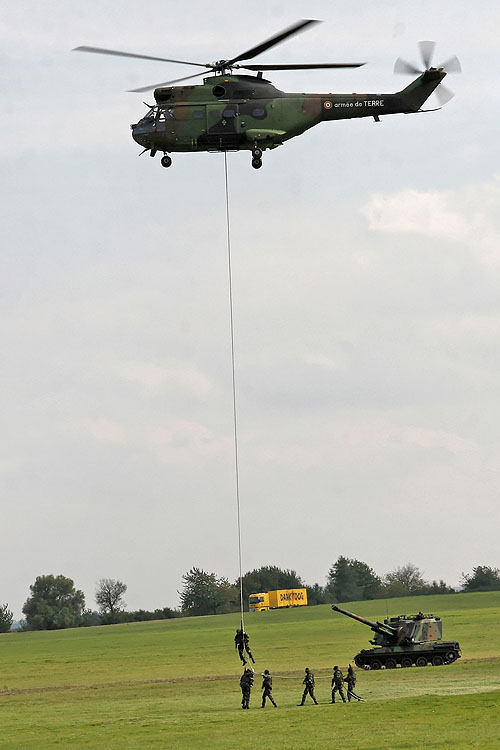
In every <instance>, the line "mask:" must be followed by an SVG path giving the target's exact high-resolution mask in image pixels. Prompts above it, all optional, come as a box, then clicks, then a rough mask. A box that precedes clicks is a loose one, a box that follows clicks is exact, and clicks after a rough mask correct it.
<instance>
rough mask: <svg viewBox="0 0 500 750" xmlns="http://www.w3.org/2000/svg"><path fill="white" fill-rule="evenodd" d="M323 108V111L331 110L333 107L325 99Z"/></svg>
mask: <svg viewBox="0 0 500 750" xmlns="http://www.w3.org/2000/svg"><path fill="white" fill-rule="evenodd" d="M323 107H324V108H325V109H331V108H332V107H333V104H332V103H331V101H330V100H329V99H327V100H326V102H323Z"/></svg>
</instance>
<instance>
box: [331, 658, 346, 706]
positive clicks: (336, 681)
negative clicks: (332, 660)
mask: <svg viewBox="0 0 500 750" xmlns="http://www.w3.org/2000/svg"><path fill="white" fill-rule="evenodd" d="M337 691H338V693H339V695H340V697H341V698H342V701H343V703H345V695H344V675H343V674H342V671H341V670H340V669H339V668H338V667H337V666H335V667H334V668H333V677H332V703H335V693H336V692H337Z"/></svg>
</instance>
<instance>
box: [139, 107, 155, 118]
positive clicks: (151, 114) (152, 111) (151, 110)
mask: <svg viewBox="0 0 500 750" xmlns="http://www.w3.org/2000/svg"><path fill="white" fill-rule="evenodd" d="M154 116H155V111H154V109H150V110H149V112H148V113H147V115H144V117H143V118H142V119H143V120H154Z"/></svg>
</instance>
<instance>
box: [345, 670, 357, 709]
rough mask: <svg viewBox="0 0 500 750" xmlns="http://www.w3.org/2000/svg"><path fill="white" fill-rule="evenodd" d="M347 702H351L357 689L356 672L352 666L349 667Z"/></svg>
mask: <svg viewBox="0 0 500 750" xmlns="http://www.w3.org/2000/svg"><path fill="white" fill-rule="evenodd" d="M346 682H347V700H348V701H349V703H350V702H351V698H353V697H354V688H355V687H356V672H355V671H354V669H353V666H352V664H349V666H348V667H347V680H346Z"/></svg>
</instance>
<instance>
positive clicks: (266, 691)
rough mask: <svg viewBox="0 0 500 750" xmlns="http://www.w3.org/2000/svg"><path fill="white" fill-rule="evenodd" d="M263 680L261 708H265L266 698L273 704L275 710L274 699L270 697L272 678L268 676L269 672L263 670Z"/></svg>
mask: <svg viewBox="0 0 500 750" xmlns="http://www.w3.org/2000/svg"><path fill="white" fill-rule="evenodd" d="M262 677H263V678H264V679H263V680H262V691H263V692H262V706H261V708H265V705H266V698H269V700H270V701H271V703H272V704H273V706H274V708H277V705H276V703H275V702H274V698H273V696H272V691H273V678H272V677H271V675H270V674H269V670H268V669H265V670H264V674H263V675H262Z"/></svg>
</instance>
